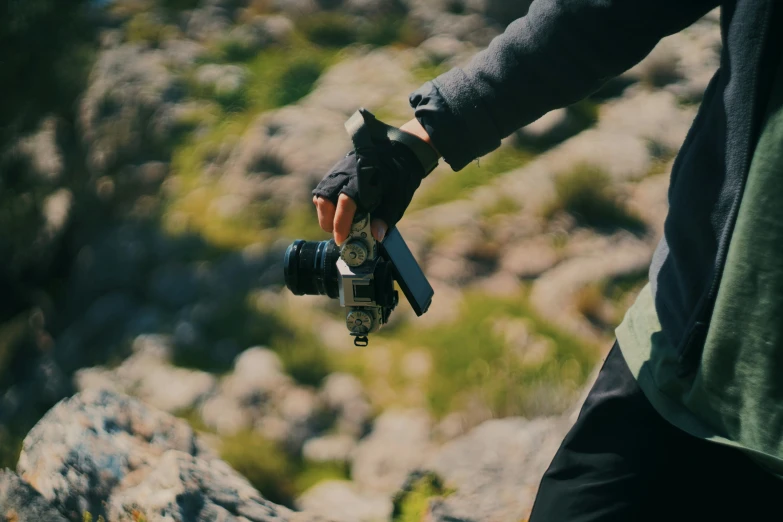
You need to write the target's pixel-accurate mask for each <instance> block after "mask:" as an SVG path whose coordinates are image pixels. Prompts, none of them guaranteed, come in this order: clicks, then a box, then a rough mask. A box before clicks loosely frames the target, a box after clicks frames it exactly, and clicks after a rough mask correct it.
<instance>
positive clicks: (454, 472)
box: [428, 418, 569, 522]
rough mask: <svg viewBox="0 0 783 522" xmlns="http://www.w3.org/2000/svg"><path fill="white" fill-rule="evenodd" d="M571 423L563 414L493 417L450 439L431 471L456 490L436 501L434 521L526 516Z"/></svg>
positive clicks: (511, 521) (504, 520) (510, 520)
mask: <svg viewBox="0 0 783 522" xmlns="http://www.w3.org/2000/svg"><path fill="white" fill-rule="evenodd" d="M568 426H569V424H568V423H567V422H565V421H564V420H563V419H560V418H551V419H548V418H539V419H535V420H526V419H522V418H508V419H500V420H491V421H487V422H484V423H483V424H481V425H479V426H478V427H476V428H474V429H473V430H471V431H470V432H469V433H468V434H467V435H464V436H462V437H459V438H458V439H455V440H453V441H451V442H449V443H447V444H446V445H445V446H444V447H443V448H441V449H440V450H438V451H437V453H436V454H435V455H434V456H433V457H432V459H431V460H430V462H429V464H428V469H431V470H433V471H435V472H436V473H437V474H438V476H440V477H441V478H442V479H443V480H444V482H445V483H446V484H447V485H449V486H452V487H454V488H456V492H455V493H453V494H452V495H449V496H447V497H446V498H444V499H440V500H436V501H434V502H433V505H432V506H431V512H430V517H431V518H430V519H431V520H433V521H437V522H446V521H454V520H469V521H477V520H496V521H498V522H515V521H518V520H525V519H526V518H527V516H528V515H529V513H530V509H531V508H532V505H533V500H534V498H535V493H536V491H537V489H538V484H539V482H540V480H541V476H542V475H543V473H544V471H545V470H546V468H547V466H548V465H549V462H550V461H551V459H552V457H553V456H554V454H555V451H557V448H558V447H559V445H560V442H561V441H562V437H563V436H564V435H565V432H566V431H567V429H568Z"/></svg>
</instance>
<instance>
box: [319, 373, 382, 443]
mask: <svg viewBox="0 0 783 522" xmlns="http://www.w3.org/2000/svg"><path fill="white" fill-rule="evenodd" d="M320 396H321V399H322V400H323V402H324V404H325V406H326V407H327V408H329V409H330V410H331V411H332V412H333V413H334V415H335V417H336V420H335V428H336V430H337V432H338V433H341V434H346V435H349V436H351V437H356V438H358V437H361V436H362V435H364V433H365V431H366V430H367V426H368V424H369V420H370V417H371V415H372V407H371V406H370V403H369V402H368V400H367V397H366V395H365V392H364V388H363V387H362V384H361V382H359V379H357V378H356V377H355V376H353V375H350V374H347V373H332V374H330V375H329V376H328V377H327V378H326V379H325V380H324V383H323V386H322V387H321V391H320Z"/></svg>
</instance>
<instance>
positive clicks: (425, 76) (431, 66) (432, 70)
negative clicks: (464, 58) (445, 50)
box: [412, 62, 450, 83]
mask: <svg viewBox="0 0 783 522" xmlns="http://www.w3.org/2000/svg"><path fill="white" fill-rule="evenodd" d="M449 69H450V67H449V66H448V65H446V64H445V63H435V62H428V63H427V62H425V63H422V64H419V65H417V66H416V67H415V68H414V69H413V71H412V72H413V77H414V78H415V79H416V80H417V81H419V82H421V83H424V82H428V81H430V80H432V79H434V78H437V77H438V76H440V75H441V74H443V73H445V72H447V71H448V70H449Z"/></svg>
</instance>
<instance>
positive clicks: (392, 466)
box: [351, 410, 432, 494]
mask: <svg viewBox="0 0 783 522" xmlns="http://www.w3.org/2000/svg"><path fill="white" fill-rule="evenodd" d="M430 429H431V420H430V417H429V414H428V413H427V412H426V411H423V410H387V411H385V412H383V413H382V414H381V415H380V416H379V417H378V418H377V419H376V420H375V423H374V425H373V430H372V432H371V433H370V435H369V436H367V437H366V438H365V439H363V440H361V441H360V442H359V446H358V447H357V448H356V451H355V452H354V457H353V465H352V467H351V478H352V479H353V480H354V482H356V483H357V485H358V486H359V487H361V488H362V489H364V490H367V491H375V492H378V493H386V494H390V493H393V492H394V491H395V490H397V489H399V488H400V486H402V484H403V482H404V481H405V477H406V476H407V475H408V473H409V472H411V471H412V470H413V469H415V468H417V467H419V466H421V465H422V463H423V462H424V461H425V458H426V457H427V455H428V453H429V452H430V451H431V449H432V448H431V443H430Z"/></svg>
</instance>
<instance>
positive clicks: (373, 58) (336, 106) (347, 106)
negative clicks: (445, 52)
mask: <svg viewBox="0 0 783 522" xmlns="http://www.w3.org/2000/svg"><path fill="white" fill-rule="evenodd" d="M413 65H414V64H413V56H412V55H410V54H407V53H403V52H401V51H395V50H392V49H386V48H384V49H377V50H374V51H371V52H369V53H366V54H361V53H359V52H356V53H354V55H352V56H350V57H348V58H347V59H345V60H343V61H341V62H340V63H338V64H336V65H334V66H333V67H331V68H330V69H329V70H328V71H326V72H325V73H324V74H323V75H322V76H321V78H320V79H319V80H318V85H317V87H316V89H315V90H314V91H313V92H312V93H310V95H308V96H307V97H306V98H305V99H304V100H302V102H301V103H302V104H303V105H304V106H306V107H313V108H319V109H327V110H330V111H336V112H339V113H340V114H342V118H344V119H347V118H348V117H349V116H350V115H351V114H353V113H354V112H355V111H356V109H357V108H358V107H367V108H368V109H370V111H371V112H377V111H383V112H386V113H391V114H393V115H395V116H396V115H399V118H400V119H401V121H399V122H398V123H399V124H402V123H404V121H405V120H406V119H407V118H409V117H410V114H409V113H410V107H409V105H408V99H407V97H406V95H405V94H403V93H410V92H413V91H414V90H415V89H416V88H417V87H418V82H416V81H415V80H414V79H413V78H412V76H411V73H410V70H411V68H412V67H413ZM401 94H402V95H401ZM389 123H392V122H389ZM335 129H337V130H338V131H341V130H342V129H343V127H342V126H340V127H335ZM333 131H334V130H333Z"/></svg>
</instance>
